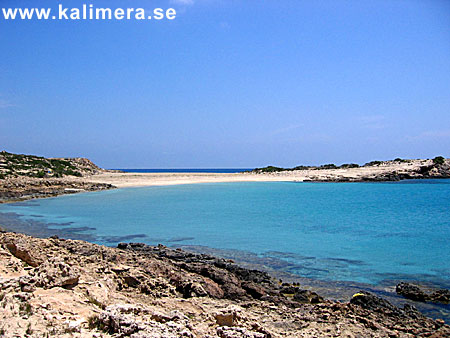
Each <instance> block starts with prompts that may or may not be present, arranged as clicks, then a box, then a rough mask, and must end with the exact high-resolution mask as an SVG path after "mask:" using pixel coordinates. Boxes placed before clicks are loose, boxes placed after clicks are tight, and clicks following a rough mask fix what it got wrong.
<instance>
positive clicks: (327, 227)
mask: <svg viewBox="0 0 450 338" xmlns="http://www.w3.org/2000/svg"><path fill="white" fill-rule="evenodd" d="M0 213H16V214H18V215H21V216H20V219H21V220H22V221H24V222H27V221H29V220H34V221H35V222H41V223H42V226H45V223H46V224H47V226H48V227H50V229H64V230H65V231H67V233H68V234H70V233H76V232H77V229H76V228H81V230H82V228H83V227H87V228H91V230H85V231H81V233H82V234H86V235H92V236H94V237H92V238H94V240H95V241H96V242H99V243H102V244H108V245H114V244H116V242H118V241H120V240H123V239H124V238H120V237H121V236H130V235H141V236H140V237H139V236H138V237H137V238H135V239H132V236H131V237H125V239H127V240H128V241H130V240H131V241H138V242H146V243H148V244H157V243H162V244H165V245H203V246H208V247H212V248H220V249H237V250H243V251H247V252H252V253H257V254H259V255H260V256H266V257H273V258H276V259H278V260H281V261H283V262H288V263H289V264H287V265H286V269H288V271H289V272H292V273H296V274H299V275H301V276H303V277H309V278H316V279H322V280H338V281H354V282H362V283H371V284H376V283H379V282H381V281H383V280H386V279H415V280H422V281H430V282H434V283H438V284H440V285H443V286H447V287H448V286H450V264H449V262H450V180H432V181H431V180H430V181H425V180H424V181H407V182H400V183H339V184H336V183H282V182H276V183H275V182H270V183H218V184H195V185H178V186H165V187H148V188H127V189H118V190H112V191H106V192H94V193H83V194H76V195H67V196H61V197H57V198H49V199H41V200H36V201H29V202H22V203H16V204H6V205H5V204H4V205H0ZM3 222H4V221H3ZM72 222H73V223H72ZM41 223H38V224H41ZM49 223H50V224H49ZM4 225H5V226H6V227H8V224H4ZM79 231H80V229H78V232H79ZM144 235H145V236H146V237H143V236H144ZM67 237H70V236H69V235H68V236H67Z"/></svg>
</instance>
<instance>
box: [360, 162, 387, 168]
mask: <svg viewBox="0 0 450 338" xmlns="http://www.w3.org/2000/svg"><path fill="white" fill-rule="evenodd" d="M382 163H383V161H371V162H368V163H366V164H364V166H365V167H371V166H375V165H380V164H382Z"/></svg>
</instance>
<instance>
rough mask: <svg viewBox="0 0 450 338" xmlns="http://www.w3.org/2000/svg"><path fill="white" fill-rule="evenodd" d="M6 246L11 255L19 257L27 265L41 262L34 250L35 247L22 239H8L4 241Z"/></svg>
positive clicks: (35, 264) (36, 264) (35, 265)
mask: <svg viewBox="0 0 450 338" xmlns="http://www.w3.org/2000/svg"><path fill="white" fill-rule="evenodd" d="M6 248H7V249H8V250H9V252H11V254H12V255H13V256H15V257H17V258H19V259H20V260H22V261H24V262H25V263H27V264H28V265H31V266H33V267H37V266H38V265H39V264H41V263H42V260H41V259H40V258H39V256H38V254H37V253H36V251H35V250H36V249H35V248H33V247H32V246H31V245H30V243H28V242H25V241H23V240H17V241H9V242H7V243H6Z"/></svg>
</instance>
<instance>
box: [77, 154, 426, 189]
mask: <svg viewBox="0 0 450 338" xmlns="http://www.w3.org/2000/svg"><path fill="white" fill-rule="evenodd" d="M431 164H432V160H411V162H408V163H399V162H394V161H387V162H383V163H382V164H380V165H377V166H368V167H359V168H348V169H320V170H318V169H309V170H293V171H282V172H273V173H254V172H244V173H231V174H228V173H226V174H224V173H120V172H104V173H100V174H97V175H91V176H86V177H83V178H81V180H84V181H89V182H93V183H106V184H112V185H114V186H116V187H118V188H126V187H144V186H155V185H176V184H194V183H220V182H304V181H319V182H320V181H345V180H349V181H361V180H365V179H368V180H370V179H376V178H377V177H380V176H383V175H387V174H392V173H396V174H410V173H411V172H413V171H415V170H418V169H419V168H420V167H421V166H427V165H431Z"/></svg>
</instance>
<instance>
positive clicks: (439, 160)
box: [433, 156, 445, 165]
mask: <svg viewBox="0 0 450 338" xmlns="http://www.w3.org/2000/svg"><path fill="white" fill-rule="evenodd" d="M433 163H434V164H436V165H441V164H444V163H445V158H443V157H442V156H436V157H435V158H433Z"/></svg>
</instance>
